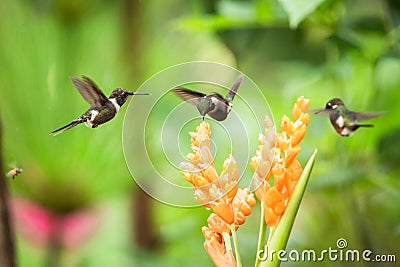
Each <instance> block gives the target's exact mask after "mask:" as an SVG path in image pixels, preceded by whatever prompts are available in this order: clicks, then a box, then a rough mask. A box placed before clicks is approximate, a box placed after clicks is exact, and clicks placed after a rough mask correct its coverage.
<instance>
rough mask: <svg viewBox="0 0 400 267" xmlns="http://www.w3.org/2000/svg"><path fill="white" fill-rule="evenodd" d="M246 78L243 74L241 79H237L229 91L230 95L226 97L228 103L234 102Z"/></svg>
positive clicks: (240, 76)
mask: <svg viewBox="0 0 400 267" xmlns="http://www.w3.org/2000/svg"><path fill="white" fill-rule="evenodd" d="M243 78H244V76H243V75H242V74H241V75H239V77H238V78H237V79H236V81H235V83H234V84H233V86H232V88H231V90H229V92H228V94H227V95H226V97H225V99H226V100H227V101H233V98H234V97H235V95H236V92H237V90H238V89H239V86H240V84H241V83H242V81H243Z"/></svg>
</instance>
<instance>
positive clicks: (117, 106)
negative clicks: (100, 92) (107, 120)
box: [108, 98, 121, 112]
mask: <svg viewBox="0 0 400 267" xmlns="http://www.w3.org/2000/svg"><path fill="white" fill-rule="evenodd" d="M108 100H110V102H111V103H112V104H113V105H114V107H115V109H116V110H117V112H118V111H119V109H120V108H121V107H120V105H118V103H117V100H115V98H110V99H108Z"/></svg>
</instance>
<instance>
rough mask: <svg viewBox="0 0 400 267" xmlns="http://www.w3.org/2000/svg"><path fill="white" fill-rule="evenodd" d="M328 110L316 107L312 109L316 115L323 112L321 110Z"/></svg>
mask: <svg viewBox="0 0 400 267" xmlns="http://www.w3.org/2000/svg"><path fill="white" fill-rule="evenodd" d="M325 111H326V109H324V108H323V109H314V110H311V112H313V113H314V114H315V115H317V114H319V113H321V112H325Z"/></svg>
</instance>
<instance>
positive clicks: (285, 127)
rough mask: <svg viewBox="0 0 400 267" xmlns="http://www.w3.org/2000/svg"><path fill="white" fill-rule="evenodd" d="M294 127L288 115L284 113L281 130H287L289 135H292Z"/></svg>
mask: <svg viewBox="0 0 400 267" xmlns="http://www.w3.org/2000/svg"><path fill="white" fill-rule="evenodd" d="M292 127H293V123H292V121H291V120H290V119H289V117H288V116H286V115H283V117H282V119H281V131H282V132H286V133H287V135H289V136H290V135H292Z"/></svg>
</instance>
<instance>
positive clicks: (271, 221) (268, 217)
mask: <svg viewBox="0 0 400 267" xmlns="http://www.w3.org/2000/svg"><path fill="white" fill-rule="evenodd" d="M264 220H265V223H266V224H267V225H268V226H270V227H274V226H275V225H276V224H277V222H278V220H279V216H277V215H276V214H275V213H274V211H273V210H272V209H271V208H269V207H267V206H264Z"/></svg>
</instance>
